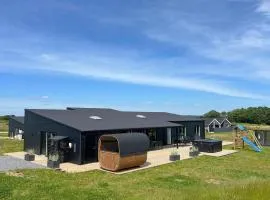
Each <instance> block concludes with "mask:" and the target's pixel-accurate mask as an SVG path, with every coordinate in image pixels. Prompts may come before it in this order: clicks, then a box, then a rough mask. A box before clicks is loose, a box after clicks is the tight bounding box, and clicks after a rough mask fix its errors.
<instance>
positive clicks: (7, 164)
mask: <svg viewBox="0 0 270 200" xmlns="http://www.w3.org/2000/svg"><path fill="white" fill-rule="evenodd" d="M36 168H45V167H44V166H42V165H38V164H35V163H31V162H29V161H25V160H22V159H18V158H13V157H11V156H0V172H1V171H9V170H16V169H36Z"/></svg>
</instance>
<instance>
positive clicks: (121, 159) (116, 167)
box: [98, 133, 149, 171]
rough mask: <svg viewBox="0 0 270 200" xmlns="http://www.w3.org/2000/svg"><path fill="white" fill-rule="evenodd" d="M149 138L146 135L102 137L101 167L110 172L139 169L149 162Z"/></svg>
mask: <svg viewBox="0 0 270 200" xmlns="http://www.w3.org/2000/svg"><path fill="white" fill-rule="evenodd" d="M148 149H149V138H148V136H147V135H146V134H144V133H121V134H110V135H102V136H101V137H100V138H99V142H98V160H99V164H100V167H101V168H102V169H106V170H109V171H120V170H123V169H128V168H133V167H138V166H141V165H143V164H144V163H145V162H146V160H147V151H148Z"/></svg>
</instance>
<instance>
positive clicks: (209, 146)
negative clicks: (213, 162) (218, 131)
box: [193, 139, 222, 153]
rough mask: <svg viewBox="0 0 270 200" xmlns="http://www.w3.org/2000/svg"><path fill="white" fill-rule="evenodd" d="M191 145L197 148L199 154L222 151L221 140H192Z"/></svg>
mask: <svg viewBox="0 0 270 200" xmlns="http://www.w3.org/2000/svg"><path fill="white" fill-rule="evenodd" d="M193 145H194V146H196V147H198V149H199V151H200V152H207V153H215V152H220V151H222V141H221V140H211V139H200V140H194V141H193Z"/></svg>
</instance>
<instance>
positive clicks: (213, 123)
mask: <svg viewBox="0 0 270 200" xmlns="http://www.w3.org/2000/svg"><path fill="white" fill-rule="evenodd" d="M204 121H205V130H206V131H207V132H223V131H224V132H226V131H232V123H231V122H230V121H229V120H228V118H226V117H218V118H204Z"/></svg>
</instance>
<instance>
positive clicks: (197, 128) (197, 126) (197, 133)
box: [195, 125, 201, 136]
mask: <svg viewBox="0 0 270 200" xmlns="http://www.w3.org/2000/svg"><path fill="white" fill-rule="evenodd" d="M195 134H196V135H198V136H201V127H200V126H199V125H196V126H195Z"/></svg>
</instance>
